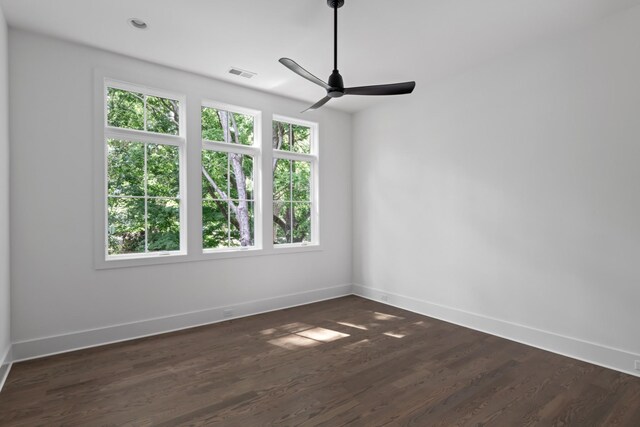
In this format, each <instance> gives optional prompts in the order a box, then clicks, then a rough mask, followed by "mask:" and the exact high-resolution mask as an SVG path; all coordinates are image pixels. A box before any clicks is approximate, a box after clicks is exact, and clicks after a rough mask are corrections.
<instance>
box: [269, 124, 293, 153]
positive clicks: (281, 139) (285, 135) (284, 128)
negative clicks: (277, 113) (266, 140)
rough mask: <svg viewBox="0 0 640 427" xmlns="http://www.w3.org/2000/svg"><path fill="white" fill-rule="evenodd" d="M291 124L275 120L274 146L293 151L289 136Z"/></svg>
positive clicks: (278, 148)
mask: <svg viewBox="0 0 640 427" xmlns="http://www.w3.org/2000/svg"><path fill="white" fill-rule="evenodd" d="M290 131H291V125H290V124H289V123H283V122H278V121H274V122H273V148H274V149H276V150H283V151H291V145H290V144H289V136H290Z"/></svg>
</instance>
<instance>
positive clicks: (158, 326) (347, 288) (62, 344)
mask: <svg viewBox="0 0 640 427" xmlns="http://www.w3.org/2000/svg"><path fill="white" fill-rule="evenodd" d="M351 293H352V292H351V284H347V285H340V286H335V287H330V288H323V289H316V290H313V291H308V292H300V293H295V294H288V295H282V296H278V297H273V298H266V299H261V300H256V301H249V302H244V303H240V304H236V305H228V306H223V307H215V308H211V309H206V310H200V311H194V312H190V313H183V314H178V315H173V316H167V317H161V318H155V319H147V320H142V321H139V322H132V323H125V324H120V325H113V326H108V327H104V328H98V329H91V330H85V331H79V332H73V333H69V334H63V335H56V336H50V337H44V338H39V339H33V340H27V341H19V342H14V343H13V362H14V363H15V362H21V361H25V360H29V359H35V358H40V357H45V356H51V355H54V354H59V353H66V352H69V351H74V350H80V349H83V348H90V347H97V346H100V345H106V344H113V343H116V342H121V341H128V340H132V339H137V338H143V337H147V336H151V335H158V334H163V333H167V332H174V331H179V330H182V329H188V328H194V327H197V326H204V325H209V324H213V323H218V322H222V321H226V320H231V319H237V318H240V317H246V316H252V315H255V314H260V313H266V312H269V311H274V310H282V309H285V308H290V307H296V306H300V305H306V304H311V303H314V302H319V301H324V300H329V299H334V298H339V297H342V296H347V295H351ZM226 310H232V311H233V315H232V316H228V317H225V316H224V315H223V313H224V312H225V311H226Z"/></svg>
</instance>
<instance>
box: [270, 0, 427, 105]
mask: <svg viewBox="0 0 640 427" xmlns="http://www.w3.org/2000/svg"><path fill="white" fill-rule="evenodd" d="M327 5H328V6H329V7H330V8H332V9H333V72H332V73H331V75H330V76H329V80H328V81H327V83H325V82H324V81H322V80H320V79H319V78H317V77H316V76H314V75H313V74H311V73H310V72H308V71H307V70H305V69H304V68H302V67H301V66H300V65H299V64H298V63H296V62H295V61H294V60H292V59H289V58H280V63H281V64H282V65H284V66H285V67H287V68H288V69H290V70H291V71H293V72H294V73H296V74H298V75H299V76H300V77H304V78H305V79H307V80H309V81H310V82H312V83H315V84H317V85H318V86H320V87H322V88H324V89H325V90H326V91H327V96H325V97H324V98H322V99H321V100H320V101H318V102H316V103H315V104H313V105H312V106H311V107H309V108H307V109H306V110H304V111H303V113H304V112H305V111H308V110H316V109H318V108H320V107H322V106H323V105H324V104H326V103H327V102H329V101H330V100H331V98H340V97H342V96H344V95H403V94H408V93H411V92H413V89H414V88H415V86H416V82H404V83H393V84H386V85H374V86H360V87H348V88H345V87H344V81H343V79H342V76H341V75H340V72H339V71H338V9H339V8H341V7H342V6H344V0H327Z"/></svg>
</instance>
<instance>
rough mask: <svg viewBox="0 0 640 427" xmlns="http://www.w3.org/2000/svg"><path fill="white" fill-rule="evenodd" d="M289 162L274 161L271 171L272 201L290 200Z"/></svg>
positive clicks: (282, 160)
mask: <svg viewBox="0 0 640 427" xmlns="http://www.w3.org/2000/svg"><path fill="white" fill-rule="evenodd" d="M290 163H291V162H290V161H289V160H285V159H278V160H276V166H275V168H274V169H273V200H291V164H290Z"/></svg>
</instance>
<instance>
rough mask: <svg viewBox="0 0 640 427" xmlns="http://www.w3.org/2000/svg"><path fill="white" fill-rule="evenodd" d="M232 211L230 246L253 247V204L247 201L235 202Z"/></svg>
mask: <svg viewBox="0 0 640 427" xmlns="http://www.w3.org/2000/svg"><path fill="white" fill-rule="evenodd" d="M233 204H234V206H235V209H232V210H231V228H230V233H231V236H230V237H231V241H230V242H229V245H230V246H235V247H237V246H242V247H246V246H253V203H251V202H248V201H246V200H237V201H234V202H233Z"/></svg>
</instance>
